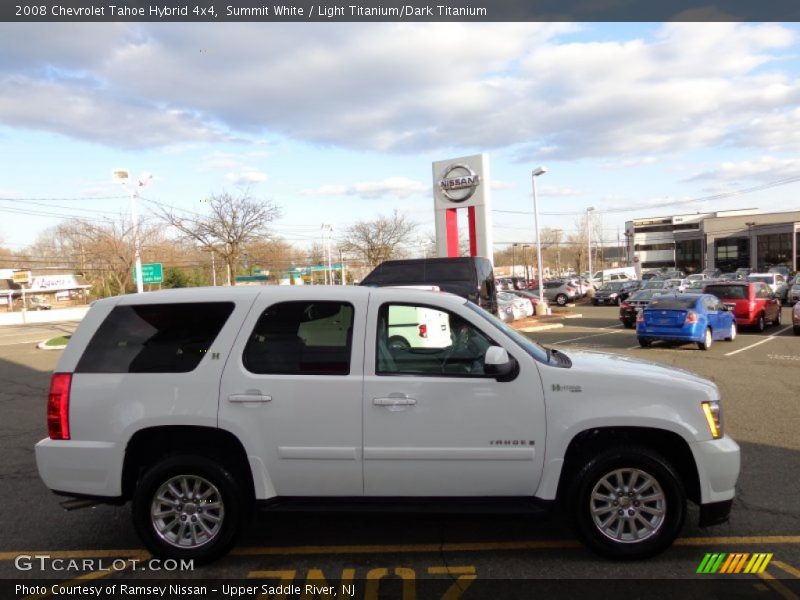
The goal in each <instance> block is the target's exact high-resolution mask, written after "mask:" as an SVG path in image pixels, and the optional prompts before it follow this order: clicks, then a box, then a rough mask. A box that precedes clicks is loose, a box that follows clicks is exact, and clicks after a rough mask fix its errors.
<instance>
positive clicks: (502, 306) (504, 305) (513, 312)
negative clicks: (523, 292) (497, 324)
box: [497, 292, 523, 323]
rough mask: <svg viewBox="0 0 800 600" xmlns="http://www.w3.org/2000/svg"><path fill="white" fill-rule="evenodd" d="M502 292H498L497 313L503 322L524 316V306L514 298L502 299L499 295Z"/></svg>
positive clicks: (510, 321) (509, 321)
mask: <svg viewBox="0 0 800 600" xmlns="http://www.w3.org/2000/svg"><path fill="white" fill-rule="evenodd" d="M501 293H502V292H498V297H497V315H498V316H499V317H500V320H501V321H503V323H512V322H513V321H517V320H519V319H522V318H523V311H522V307H520V305H519V304H516V303H515V302H514V301H513V300H508V299H505V300H502V299H501V298H500V296H499V294H501Z"/></svg>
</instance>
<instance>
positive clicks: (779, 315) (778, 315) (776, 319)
mask: <svg viewBox="0 0 800 600" xmlns="http://www.w3.org/2000/svg"><path fill="white" fill-rule="evenodd" d="M782 311H783V308H782V307H781V305H780V304H778V313H777V314H776V315H775V320H774V321H773V322H772V324H773V325H777V326H778V327H780V325H781V312H782Z"/></svg>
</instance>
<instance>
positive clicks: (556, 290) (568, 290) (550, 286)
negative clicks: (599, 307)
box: [530, 279, 578, 306]
mask: <svg viewBox="0 0 800 600" xmlns="http://www.w3.org/2000/svg"><path fill="white" fill-rule="evenodd" d="M530 290H531V291H532V292H533V293H535V294H538V293H539V285H538V283H537V285H536V286H535V287H532V288H530ZM577 296H578V290H577V289H576V288H574V287H572V286H571V285H570V284H569V283H568V282H566V281H563V280H560V279H553V280H551V281H545V282H544V297H545V298H547V300H548V301H550V302H555V303H556V304H558V305H559V306H565V305H566V304H568V303H569V302H572V301H573V300H575V298H576V297H577Z"/></svg>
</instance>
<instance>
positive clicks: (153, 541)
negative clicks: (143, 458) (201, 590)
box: [132, 454, 251, 564]
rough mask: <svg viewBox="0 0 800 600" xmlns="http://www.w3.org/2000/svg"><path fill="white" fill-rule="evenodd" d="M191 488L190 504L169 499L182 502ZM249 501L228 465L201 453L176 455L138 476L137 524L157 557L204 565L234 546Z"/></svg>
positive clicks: (145, 543)
mask: <svg viewBox="0 0 800 600" xmlns="http://www.w3.org/2000/svg"><path fill="white" fill-rule="evenodd" d="M184 482H185V485H184ZM187 491H188V494H187V495H186V496H184V497H185V498H187V500H189V501H188V502H186V503H185V504H183V505H181V504H175V505H173V504H172V503H170V502H168V501H169V500H172V499H173V498H174V499H175V500H176V502H178V503H179V502H180V501H181V500H182V498H179V497H178V494H180V493H181V492H184V493H186V492H187ZM175 492H177V493H178V494H176V493H175ZM195 492H196V493H197V494H198V496H201V497H203V496H204V499H203V500H202V502H196V503H195V502H191V498H192V494H193V493H195ZM159 498H161V500H159ZM164 499H167V501H166V502H165V501H164ZM209 501H210V502H209ZM250 504H251V503H250V502H249V501H248V500H246V499H245V494H244V492H243V491H242V487H241V485H240V484H239V482H238V481H237V480H236V478H235V477H234V476H233V475H232V474H231V472H230V471H229V470H228V468H227V467H226V466H224V465H222V464H220V463H218V462H217V461H215V460H212V459H210V458H207V457H205V456H201V455H191V454H181V455H173V456H168V457H167V458H165V459H164V460H163V461H161V462H160V463H157V464H156V465H155V466H153V467H151V468H150V470H148V471H147V472H146V473H145V474H144V476H143V477H142V478H141V479H140V480H139V482H138V484H137V486H136V491H135V493H134V496H133V506H132V516H133V524H134V527H135V528H136V532H137V533H138V534H139V537H140V539H141V540H142V542H143V543H144V545H145V546H146V547H147V549H148V550H149V551H150V552H151V553H152V554H153V556H156V557H159V558H174V559H194V560H195V561H196V562H197V563H200V564H202V563H206V562H210V561H213V560H215V559H217V558H219V557H221V556H223V555H224V554H226V553H227V552H228V550H230V549H231V547H232V546H233V544H234V543H235V541H236V537H237V534H238V533H239V531H240V530H241V529H242V526H243V524H244V522H245V520H246V516H247V515H248V513H249V510H248V508H249V505H250ZM211 505H213V508H212V507H211ZM159 509H160V510H159ZM170 509H171V510H170ZM158 512H160V513H161V515H160V516H156V514H158ZM154 513H156V514H154ZM201 515H202V516H201ZM193 518H194V519H195V521H192V520H191V519H193ZM170 519H172V520H170ZM183 523H186V525H185V526H184V525H183ZM203 526H205V530H204V529H203ZM190 534H192V537H194V539H191V537H190ZM206 538H207V539H206Z"/></svg>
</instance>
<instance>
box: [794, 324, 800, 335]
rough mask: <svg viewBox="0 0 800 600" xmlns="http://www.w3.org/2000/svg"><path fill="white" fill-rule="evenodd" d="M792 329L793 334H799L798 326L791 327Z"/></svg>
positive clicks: (799, 328)
mask: <svg viewBox="0 0 800 600" xmlns="http://www.w3.org/2000/svg"><path fill="white" fill-rule="evenodd" d="M792 331H794V334H795V335H800V327H798V326H797V325H795V326H794V327H792Z"/></svg>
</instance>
